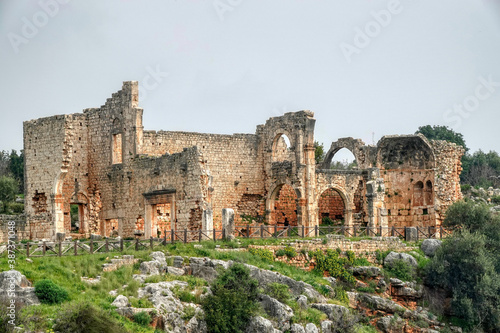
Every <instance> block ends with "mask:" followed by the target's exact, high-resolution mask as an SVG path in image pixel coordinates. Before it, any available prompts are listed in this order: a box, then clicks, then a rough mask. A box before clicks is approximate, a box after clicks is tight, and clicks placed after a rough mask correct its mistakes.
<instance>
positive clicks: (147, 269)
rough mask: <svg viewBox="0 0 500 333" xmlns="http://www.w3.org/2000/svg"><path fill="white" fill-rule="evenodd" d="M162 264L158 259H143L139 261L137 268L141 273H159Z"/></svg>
mask: <svg viewBox="0 0 500 333" xmlns="http://www.w3.org/2000/svg"><path fill="white" fill-rule="evenodd" d="M161 266H162V265H161V264H160V263H159V262H158V261H144V262H141V265H140V266H139V270H140V271H141V273H142V274H148V275H159V274H160V270H161V268H162V267H161Z"/></svg>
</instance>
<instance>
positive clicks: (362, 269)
mask: <svg viewBox="0 0 500 333" xmlns="http://www.w3.org/2000/svg"><path fill="white" fill-rule="evenodd" d="M351 270H352V275H354V276H361V277H364V278H375V277H379V276H381V275H382V271H381V270H380V268H378V267H373V266H355V267H353V268H352V269H351Z"/></svg>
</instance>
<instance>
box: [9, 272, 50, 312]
mask: <svg viewBox="0 0 500 333" xmlns="http://www.w3.org/2000/svg"><path fill="white" fill-rule="evenodd" d="M12 291H15V294H16V297H15V301H16V303H18V304H23V305H36V304H40V301H39V300H38V297H37V296H36V295H35V288H32V287H31V282H29V281H28V279H26V277H25V276H24V275H22V274H21V272H19V271H16V270H10V271H3V272H1V273H0V302H4V303H10V300H11V298H10V296H9V293H11V292H12Z"/></svg>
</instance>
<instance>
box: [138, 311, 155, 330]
mask: <svg viewBox="0 0 500 333" xmlns="http://www.w3.org/2000/svg"><path fill="white" fill-rule="evenodd" d="M151 320H152V319H151V316H150V315H149V314H148V313H147V312H146V311H141V312H139V313H136V314H135V315H134V321H135V322H136V323H137V324H139V325H142V326H148V325H149V324H150V323H151Z"/></svg>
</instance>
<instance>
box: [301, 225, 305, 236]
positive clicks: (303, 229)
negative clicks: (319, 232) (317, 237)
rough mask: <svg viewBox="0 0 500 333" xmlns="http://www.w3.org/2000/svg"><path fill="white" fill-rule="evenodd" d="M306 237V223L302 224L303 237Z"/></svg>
mask: <svg viewBox="0 0 500 333" xmlns="http://www.w3.org/2000/svg"><path fill="white" fill-rule="evenodd" d="M304 237H306V229H305V227H304V225H302V238H304Z"/></svg>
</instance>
